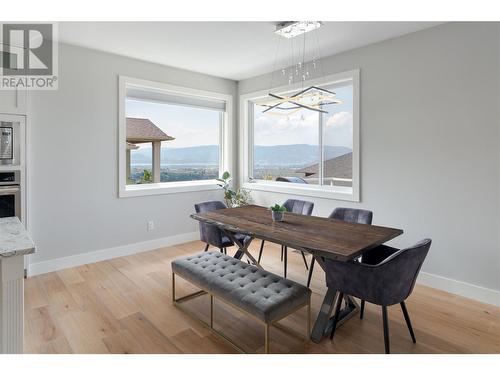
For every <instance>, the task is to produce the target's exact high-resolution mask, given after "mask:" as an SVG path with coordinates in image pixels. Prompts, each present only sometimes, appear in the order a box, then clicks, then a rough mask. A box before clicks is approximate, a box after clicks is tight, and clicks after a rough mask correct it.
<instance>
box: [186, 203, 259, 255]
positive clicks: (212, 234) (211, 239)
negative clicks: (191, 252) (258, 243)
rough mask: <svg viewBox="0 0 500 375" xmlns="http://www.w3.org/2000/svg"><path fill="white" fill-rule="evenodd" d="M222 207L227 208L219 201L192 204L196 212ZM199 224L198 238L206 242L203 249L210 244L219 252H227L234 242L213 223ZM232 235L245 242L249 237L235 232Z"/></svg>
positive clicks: (206, 248)
mask: <svg viewBox="0 0 500 375" xmlns="http://www.w3.org/2000/svg"><path fill="white" fill-rule="evenodd" d="M224 208H227V206H226V205H225V204H224V202H221V201H209V202H202V203H197V204H195V205H194V209H195V211H196V213H202V212H209V211H215V210H221V209H224ZM199 226H200V240H201V241H203V242H205V243H206V246H205V251H207V250H208V248H209V247H210V245H212V246H215V247H217V248H218V249H219V250H220V251H221V253H224V254H227V248H228V247H230V246H233V245H234V242H233V241H231V239H229V237H227V236H226V235H225V234H224V233H223V232H222V231H221V230H220V229H219V228H217V227H216V226H215V225H210V224H206V223H203V222H201V221H200V222H199ZM234 236H235V238H236V239H237V240H238V241H241V242H246V241H248V240H249V239H250V237H248V236H245V235H244V234H241V233H236V234H235V235H234Z"/></svg>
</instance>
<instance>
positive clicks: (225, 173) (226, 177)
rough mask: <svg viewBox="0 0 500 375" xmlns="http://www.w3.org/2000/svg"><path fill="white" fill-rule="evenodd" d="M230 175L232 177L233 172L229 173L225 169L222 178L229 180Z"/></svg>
mask: <svg viewBox="0 0 500 375" xmlns="http://www.w3.org/2000/svg"><path fill="white" fill-rule="evenodd" d="M229 177H231V173H229V172H228V171H225V172H224V173H223V174H222V179H223V180H227V179H228V178H229Z"/></svg>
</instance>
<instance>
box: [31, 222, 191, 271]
mask: <svg viewBox="0 0 500 375" xmlns="http://www.w3.org/2000/svg"><path fill="white" fill-rule="evenodd" d="M199 238H200V234H199V232H198V231H196V232H190V233H182V234H177V235H174V236H169V237H162V238H157V239H154V240H150V241H144V242H137V243H133V244H129V245H123V246H117V247H112V248H109V249H104V250H97V251H91V252H88V253H83V254H78V255H72V256H69V257H64V258H56V259H51V260H46V261H43V262H38V263H31V264H29V268H28V275H29V276H35V275H40V274H42V273H47V272H53V271H58V270H62V269H65V268H70V267H77V266H81V265H84V264H89V263H95V262H100V261H103V260H107V259H112V258H117V257H122V256H125V255H131V254H137V253H142V252H144V251H150V250H154V249H159V248H161V247H166V246H173V245H178V244H181V243H184V242H189V241H194V240H197V239H199Z"/></svg>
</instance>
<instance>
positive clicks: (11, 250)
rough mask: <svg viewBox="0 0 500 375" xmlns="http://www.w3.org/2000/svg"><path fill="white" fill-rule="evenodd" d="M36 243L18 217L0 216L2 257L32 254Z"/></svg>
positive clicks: (0, 255) (0, 249)
mask: <svg viewBox="0 0 500 375" xmlns="http://www.w3.org/2000/svg"><path fill="white" fill-rule="evenodd" d="M34 252H35V244H34V243H33V240H32V239H31V236H30V234H29V233H28V232H27V231H26V229H24V225H23V224H21V222H20V221H19V219H18V218H17V217H3V218H0V257H11V256H17V255H26V254H32V253H34Z"/></svg>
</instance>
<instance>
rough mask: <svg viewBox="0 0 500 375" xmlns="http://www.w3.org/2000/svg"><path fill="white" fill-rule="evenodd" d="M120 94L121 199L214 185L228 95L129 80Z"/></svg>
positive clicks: (218, 171) (123, 80)
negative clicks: (122, 197)
mask: <svg viewBox="0 0 500 375" xmlns="http://www.w3.org/2000/svg"><path fill="white" fill-rule="evenodd" d="M120 91H121V100H122V103H121V104H122V106H121V110H120V112H121V116H122V117H121V121H120V151H121V153H122V154H124V156H125V157H124V158H121V164H124V165H121V169H120V171H121V172H122V175H121V176H120V192H121V195H123V196H128V195H140V194H142V193H144V192H147V194H151V192H153V193H158V192H159V191H160V192H168V190H172V188H174V190H175V191H179V189H182V188H183V189H184V190H185V189H188V190H193V187H196V188H195V189H194V190H199V188H200V187H201V188H203V187H205V188H207V186H210V185H215V179H216V178H218V177H219V176H220V174H221V171H222V170H223V169H224V167H225V164H226V162H225V160H224V154H225V148H226V142H225V136H224V135H225V133H227V122H228V115H227V112H228V108H229V106H230V98H229V97H225V96H224V95H218V94H213V93H206V92H200V91H197V90H196V91H195V90H190V89H185V88H180V87H173V86H169V85H163V84H157V83H153V82H144V81H138V80H134V79H126V78H125V77H121V81H120ZM122 159H123V160H122Z"/></svg>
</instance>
